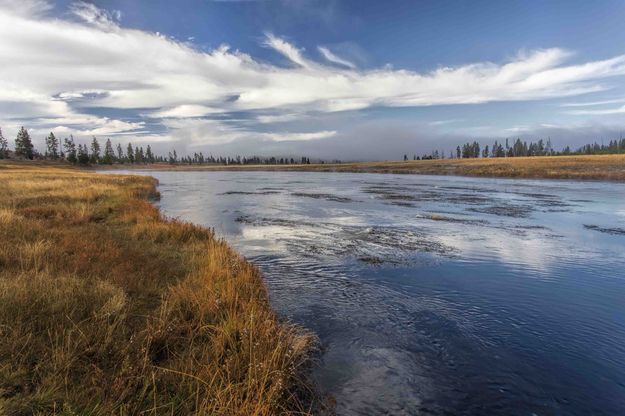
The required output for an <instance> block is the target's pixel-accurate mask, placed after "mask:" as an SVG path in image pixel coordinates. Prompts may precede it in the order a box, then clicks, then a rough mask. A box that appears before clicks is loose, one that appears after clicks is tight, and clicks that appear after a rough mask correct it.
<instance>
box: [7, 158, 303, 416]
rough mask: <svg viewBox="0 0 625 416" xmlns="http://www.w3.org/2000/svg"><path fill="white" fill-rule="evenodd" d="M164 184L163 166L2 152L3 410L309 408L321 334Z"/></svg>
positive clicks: (245, 411)
mask: <svg viewBox="0 0 625 416" xmlns="http://www.w3.org/2000/svg"><path fill="white" fill-rule="evenodd" d="M153 196H156V192H155V181H154V180H153V179H151V178H146V177H134V176H120V175H98V174H94V173H89V172H84V171H80V170H77V169H68V168H60V167H56V168H55V167H52V166H37V165H28V164H10V163H9V164H0V340H2V341H1V342H0V414H8V415H27V414H28V415H31V414H35V415H44V414H46V415H47V414H64V415H70V414H88V415H111V414H116V415H141V414H145V415H161V414H167V415H179V414H184V415H186V414H209V415H279V414H309V413H311V409H312V406H313V405H314V402H313V400H314V394H312V393H311V392H310V390H309V389H308V388H307V385H306V383H305V380H304V379H302V377H301V375H302V374H303V373H304V372H305V370H306V368H307V366H308V365H309V353H310V351H311V346H312V345H313V344H312V339H311V337H310V335H308V334H306V333H304V332H303V331H302V330H301V329H298V328H296V327H294V326H292V325H288V324H286V323H283V322H280V321H279V320H278V319H277V317H276V315H275V314H274V313H273V312H272V310H271V308H270V306H269V304H268V301H267V293H266V291H265V287H264V285H263V282H262V278H261V276H260V274H259V272H258V270H257V269H256V268H254V267H253V266H252V265H250V264H249V263H248V262H246V261H245V260H244V259H243V258H241V257H240V256H239V255H237V254H236V253H235V252H234V251H233V250H232V249H231V248H230V247H229V246H228V245H227V244H226V243H225V242H223V241H222V240H220V239H218V238H216V237H215V236H214V234H213V232H212V231H211V230H207V229H204V228H201V227H198V226H195V225H192V224H189V223H184V222H180V221H177V220H169V219H164V218H163V217H162V216H161V215H160V213H159V212H158V210H157V209H156V208H154V207H153V206H152V204H150V202H149V201H148V198H150V197H153ZM304 403H307V405H305V404H304Z"/></svg>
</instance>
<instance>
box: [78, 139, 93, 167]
mask: <svg viewBox="0 0 625 416" xmlns="http://www.w3.org/2000/svg"><path fill="white" fill-rule="evenodd" d="M89 159H90V158H89V149H88V148H87V145H86V144H85V145H82V144H79V145H78V163H80V164H81V165H87V164H89Z"/></svg>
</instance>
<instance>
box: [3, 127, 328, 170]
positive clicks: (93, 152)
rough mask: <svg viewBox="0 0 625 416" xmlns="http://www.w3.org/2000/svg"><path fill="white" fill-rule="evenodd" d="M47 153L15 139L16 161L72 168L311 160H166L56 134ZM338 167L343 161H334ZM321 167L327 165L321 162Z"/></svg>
mask: <svg viewBox="0 0 625 416" xmlns="http://www.w3.org/2000/svg"><path fill="white" fill-rule="evenodd" d="M45 147H46V148H45V151H44V152H43V153H40V152H38V151H37V150H36V149H35V147H34V146H33V142H32V140H31V137H30V134H29V133H28V131H27V130H26V129H25V128H24V127H21V128H20V130H19V132H18V133H17V137H16V138H15V150H14V151H13V153H14V155H15V157H18V158H23V159H31V160H32V159H48V160H66V161H68V162H69V163H72V164H81V165H89V164H103V165H111V164H114V163H128V164H148V163H170V164H189V165H193V164H219V165H258V164H267V165H292V164H310V158H308V157H305V156H303V157H301V158H297V159H296V158H292V157H291V158H285V157H261V156H252V157H241V156H236V157H221V156H219V157H215V156H213V155H209V156H205V155H204V154H203V153H202V152H199V153H197V152H196V153H193V155H185V156H179V155H178V153H177V152H176V150H172V151H171V152H169V153H168V154H167V156H162V155H157V154H155V153H154V152H153V151H152V148H151V147H150V145H147V147H146V148H145V149H144V148H143V147H142V146H141V147H140V146H133V145H132V144H131V143H128V144H127V145H126V146H124V147H122V145H121V144H120V143H118V144H117V145H116V146H113V143H112V142H111V139H107V140H106V142H105V143H104V147H102V146H101V144H100V142H99V141H98V139H97V138H96V137H93V139H92V140H91V143H90V144H89V145H87V144H80V143H78V144H77V143H76V141H75V140H74V137H73V136H71V135H70V136H69V137H66V138H65V139H63V141H62V142H61V141H60V140H59V139H58V138H57V137H56V136H55V135H54V133H52V132H50V134H49V135H48V136H47V137H46V139H45ZM9 156H10V151H9V145H8V141H7V139H6V138H5V137H4V136H3V135H2V129H0V159H5V158H8V157H9ZM333 162H335V163H339V162H340V161H338V160H335V161H333ZM318 163H325V162H324V161H322V160H320V161H319V162H318Z"/></svg>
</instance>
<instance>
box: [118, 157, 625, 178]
mask: <svg viewBox="0 0 625 416" xmlns="http://www.w3.org/2000/svg"><path fill="white" fill-rule="evenodd" d="M118 167H120V168H124V167H129V166H126V165H118ZM142 167H143V168H152V169H162V170H196V169H197V170H248V171H252V170H287V171H317V172H369V173H413V174H429V175H462V176H487V177H505V178H544V179H593V180H612V181H625V155H597V156H551V157H547V156H540V157H511V158H486V159H482V158H480V159H443V160H414V161H413V160H409V161H405V162H404V161H401V162H396V161H389V162H355V163H341V164H311V165H270V166H267V165H253V166H249V165H244V166H241V165H229V166H210V165H209V166H206V165H204V166H195V165H175V166H174V165H168V164H160V165H150V166H145V165H144V166H142Z"/></svg>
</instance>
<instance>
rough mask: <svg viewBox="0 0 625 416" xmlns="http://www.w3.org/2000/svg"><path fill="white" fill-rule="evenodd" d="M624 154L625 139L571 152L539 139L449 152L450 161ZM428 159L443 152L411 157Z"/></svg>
mask: <svg viewBox="0 0 625 416" xmlns="http://www.w3.org/2000/svg"><path fill="white" fill-rule="evenodd" d="M619 153H625V139H623V138H621V139H618V140H610V142H609V143H608V144H607V145H606V144H603V143H602V144H599V143H596V142H595V143H593V144H586V145H584V146H581V147H579V148H577V149H575V150H572V149H571V148H570V146H566V147H565V148H564V149H562V150H559V151H558V150H555V149H554V148H553V146H552V145H551V140H550V139H547V141H546V142H545V141H544V140H542V139H540V140H538V141H537V142H536V143H534V142H529V143H528V142H526V141H522V140H521V139H516V140H515V141H514V142H513V143H512V145H510V142H509V140H508V139H506V142H505V145H504V144H503V143H500V142H498V141H497V140H495V143H494V144H493V145H492V147H489V146H488V145H486V146H484V147H481V145H480V144H479V143H478V142H476V141H474V142H473V143H471V142H469V143H465V144H463V145H462V146H457V147H456V151H455V152H453V151H452V152H449V158H450V159H468V158H478V157H483V158H487V157H521V156H566V155H612V154H619ZM429 159H445V152H443V151H440V152H439V151H438V150H435V151H433V152H432V153H431V154H429V155H423V156H417V155H416V154H415V155H414V156H413V160H429ZM404 160H408V155H407V154H405V155H404Z"/></svg>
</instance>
